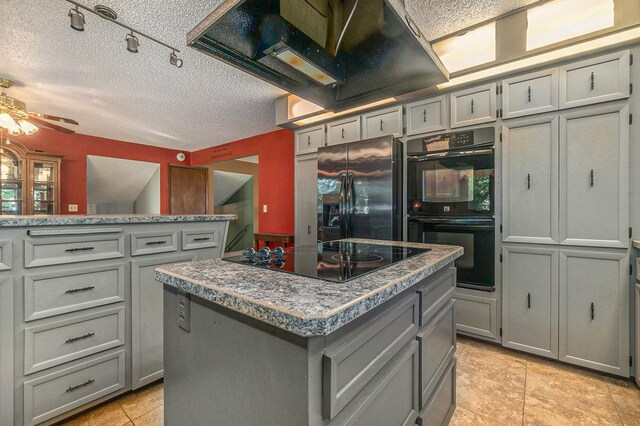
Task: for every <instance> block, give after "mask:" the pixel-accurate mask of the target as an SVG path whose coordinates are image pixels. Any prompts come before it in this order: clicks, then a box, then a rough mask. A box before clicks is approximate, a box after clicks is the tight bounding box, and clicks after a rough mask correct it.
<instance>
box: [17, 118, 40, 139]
mask: <svg viewBox="0 0 640 426" xmlns="http://www.w3.org/2000/svg"><path fill="white" fill-rule="evenodd" d="M18 124H20V128H21V129H22V131H23V132H24V134H25V135H27V136H31V135H32V134H34V133H35V132H37V131H38V128H37V127H36V126H34V125H33V124H31V123H30V122H28V121H27V120H20V121H18Z"/></svg>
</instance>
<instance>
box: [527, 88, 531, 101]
mask: <svg viewBox="0 0 640 426" xmlns="http://www.w3.org/2000/svg"><path fill="white" fill-rule="evenodd" d="M527 102H531V86H529V87H528V88H527Z"/></svg>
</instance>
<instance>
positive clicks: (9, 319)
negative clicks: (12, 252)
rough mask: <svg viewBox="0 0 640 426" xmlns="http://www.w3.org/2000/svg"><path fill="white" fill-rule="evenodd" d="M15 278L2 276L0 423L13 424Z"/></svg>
mask: <svg viewBox="0 0 640 426" xmlns="http://www.w3.org/2000/svg"><path fill="white" fill-rule="evenodd" d="M13 335H14V330H13V278H12V277H4V278H0V342H2V344H1V345H0V425H12V424H13V421H14V419H13V391H14V386H13V368H14V367H13Z"/></svg>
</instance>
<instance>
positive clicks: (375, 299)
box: [155, 239, 463, 337]
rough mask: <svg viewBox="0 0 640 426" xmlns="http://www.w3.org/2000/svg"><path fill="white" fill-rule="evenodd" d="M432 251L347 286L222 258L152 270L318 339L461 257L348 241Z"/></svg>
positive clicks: (457, 252)
mask: <svg viewBox="0 0 640 426" xmlns="http://www.w3.org/2000/svg"><path fill="white" fill-rule="evenodd" d="M348 241H353V242H360V243H370V244H384V245H392V244H395V245H402V246H405V247H417V248H430V249H431V251H429V252H426V253H422V254H419V255H416V256H414V257H411V258H409V259H407V260H404V261H402V262H398V263H395V264H393V265H390V266H388V267H385V268H382V269H380V270H378V271H374V272H371V273H369V274H367V275H363V276H361V277H359V278H355V279H353V280H349V281H347V282H345V283H333V282H327V281H324V280H320V279H316V278H308V277H303V276H299V275H293V274H287V273H283V272H278V271H272V270H269V269H262V268H256V267H252V266H246V265H241V264H237V263H232V262H227V261H225V260H222V259H212V260H204V261H200V262H192V263H179V264H173V265H168V266H164V267H161V268H158V269H156V272H155V276H156V280H158V281H161V282H163V283H165V284H167V285H169V286H172V287H176V288H178V289H180V290H183V291H185V292H187V293H191V294H193V295H195V296H198V297H200V298H203V299H206V300H209V301H211V302H213V303H216V304H218V305H221V306H224V307H226V308H229V309H231V310H234V311H236V312H240V313H242V314H244V315H247V316H249V317H252V318H255V319H257V320H260V321H263V322H266V323H268V324H271V325H274V326H276V327H279V328H281V329H284V330H287V331H289V332H291V333H294V334H297V335H300V336H305V337H309V336H322V335H327V334H329V333H332V332H333V331H335V330H337V329H338V328H340V327H342V326H343V325H345V324H347V323H349V322H351V321H353V320H354V319H356V318H358V317H359V316H361V315H363V314H365V313H367V312H368V311H370V310H371V309H373V308H375V307H376V306H379V305H381V304H382V303H384V302H386V301H387V300H389V299H391V298H393V297H394V296H396V295H398V294H399V293H401V292H402V291H404V290H406V289H407V288H409V287H411V286H412V285H414V284H416V283H417V282H418V281H420V280H422V279H424V278H426V277H428V276H429V275H432V274H433V273H435V272H436V271H438V270H439V269H442V268H443V267H444V266H446V265H447V264H449V263H450V262H452V261H453V260H455V259H457V258H458V257H460V256H462V253H463V249H462V247H457V246H446V245H432V244H418V243H402V242H397V241H396V242H391V241H377V240H363V239H351V240H348Z"/></svg>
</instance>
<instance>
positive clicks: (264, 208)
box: [262, 204, 267, 213]
mask: <svg viewBox="0 0 640 426" xmlns="http://www.w3.org/2000/svg"><path fill="white" fill-rule="evenodd" d="M266 212H267V205H266V204H263V205H262V213H266Z"/></svg>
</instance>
